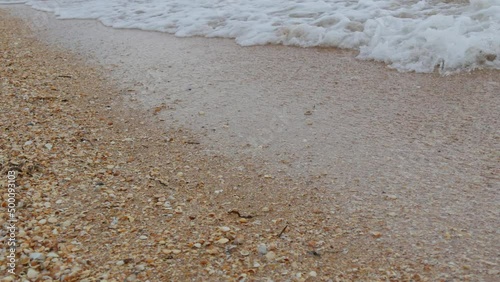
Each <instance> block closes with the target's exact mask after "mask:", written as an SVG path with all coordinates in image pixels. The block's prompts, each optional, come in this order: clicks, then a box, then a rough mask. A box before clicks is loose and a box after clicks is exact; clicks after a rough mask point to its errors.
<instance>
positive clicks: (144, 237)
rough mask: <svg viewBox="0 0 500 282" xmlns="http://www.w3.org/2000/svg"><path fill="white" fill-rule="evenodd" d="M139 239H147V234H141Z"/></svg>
mask: <svg viewBox="0 0 500 282" xmlns="http://www.w3.org/2000/svg"><path fill="white" fill-rule="evenodd" d="M139 239H141V240H146V239H148V236H146V235H141V237H139Z"/></svg>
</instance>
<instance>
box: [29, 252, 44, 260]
mask: <svg viewBox="0 0 500 282" xmlns="http://www.w3.org/2000/svg"><path fill="white" fill-rule="evenodd" d="M30 259H32V260H45V256H44V255H43V254H42V253H31V254H30Z"/></svg>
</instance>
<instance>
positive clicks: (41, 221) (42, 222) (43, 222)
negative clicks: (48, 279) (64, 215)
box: [38, 218, 47, 225]
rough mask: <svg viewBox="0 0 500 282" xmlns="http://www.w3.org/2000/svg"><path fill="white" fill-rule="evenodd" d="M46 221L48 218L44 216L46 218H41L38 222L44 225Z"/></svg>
mask: <svg viewBox="0 0 500 282" xmlns="http://www.w3.org/2000/svg"><path fill="white" fill-rule="evenodd" d="M45 223H47V220H46V219H45V218H44V219H41V220H40V221H39V222H38V224H42V225H43V224H45Z"/></svg>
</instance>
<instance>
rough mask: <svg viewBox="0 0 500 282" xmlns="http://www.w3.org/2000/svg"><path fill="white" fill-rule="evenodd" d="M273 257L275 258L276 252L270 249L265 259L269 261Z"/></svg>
mask: <svg viewBox="0 0 500 282" xmlns="http://www.w3.org/2000/svg"><path fill="white" fill-rule="evenodd" d="M275 258H276V254H275V253H274V252H273V251H271V252H269V253H267V254H266V259H267V260H269V261H272V260H274V259H275Z"/></svg>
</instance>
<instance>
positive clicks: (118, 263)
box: [116, 260, 125, 266]
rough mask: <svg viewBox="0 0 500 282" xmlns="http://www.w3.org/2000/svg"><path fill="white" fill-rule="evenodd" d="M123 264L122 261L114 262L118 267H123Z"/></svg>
mask: <svg viewBox="0 0 500 282" xmlns="http://www.w3.org/2000/svg"><path fill="white" fill-rule="evenodd" d="M124 264H125V262H124V261H123V260H119V261H117V262H116V265H118V266H120V265H124Z"/></svg>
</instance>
